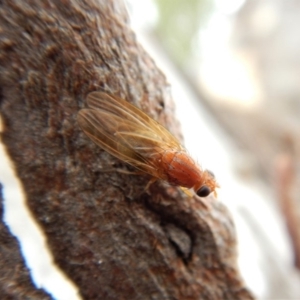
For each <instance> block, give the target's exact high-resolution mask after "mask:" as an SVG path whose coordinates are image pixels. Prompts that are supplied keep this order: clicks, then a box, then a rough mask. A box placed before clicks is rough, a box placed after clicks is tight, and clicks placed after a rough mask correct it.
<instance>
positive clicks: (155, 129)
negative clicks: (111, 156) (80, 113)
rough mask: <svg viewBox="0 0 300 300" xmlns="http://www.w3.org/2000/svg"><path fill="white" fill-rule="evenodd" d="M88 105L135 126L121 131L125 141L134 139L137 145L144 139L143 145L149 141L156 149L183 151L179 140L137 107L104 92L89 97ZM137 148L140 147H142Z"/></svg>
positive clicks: (93, 93) (91, 94) (120, 134)
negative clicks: (146, 140) (160, 147)
mask: <svg viewBox="0 0 300 300" xmlns="http://www.w3.org/2000/svg"><path fill="white" fill-rule="evenodd" d="M87 104H88V106H89V107H90V108H92V109H100V110H104V111H107V112H110V113H111V114H114V115H116V116H119V117H120V118H122V119H123V120H126V121H128V122H130V123H132V124H134V125H135V126H134V128H130V130H126V128H125V130H123V131H122V132H121V130H120V132H119V136H120V137H121V136H124V139H127V140H128V139H130V137H132V139H130V140H133V141H135V142H137V143H139V140H140V139H142V143H143V142H145V139H149V142H150V144H151V143H152V142H154V143H155V144H156V147H159V146H162V145H163V149H166V148H167V149H168V148H171V149H173V150H175V149H178V150H179V149H180V150H183V148H182V146H181V144H180V143H179V142H178V140H177V139H176V138H175V137H174V136H173V135H172V134H171V133H170V132H169V131H168V130H167V129H166V128H164V127H163V126H162V125H160V124H159V123H158V122H156V121H155V120H154V119H152V118H151V117H149V116H148V115H147V114H145V113H144V112H143V111H141V110H140V109H139V108H137V107H136V106H134V105H132V104H130V103H129V102H127V101H125V100H123V99H121V98H119V97H117V96H113V95H108V94H106V93H104V92H92V93H90V94H89V95H88V97H87ZM125 123H126V122H125ZM132 129H133V130H132ZM127 142H128V141H127ZM136 146H137V147H139V146H140V145H136ZM132 147H134V144H132Z"/></svg>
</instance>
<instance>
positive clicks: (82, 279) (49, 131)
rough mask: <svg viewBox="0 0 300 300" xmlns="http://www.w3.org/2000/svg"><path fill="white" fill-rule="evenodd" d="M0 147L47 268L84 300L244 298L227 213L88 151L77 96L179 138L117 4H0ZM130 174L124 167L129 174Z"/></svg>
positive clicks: (155, 77)
mask: <svg viewBox="0 0 300 300" xmlns="http://www.w3.org/2000/svg"><path fill="white" fill-rule="evenodd" d="M0 26H1V32H0V88H1V91H0V97H1V98H0V112H1V116H2V118H3V134H2V142H3V143H4V144H5V146H6V148H7V150H8V152H9V155H10V157H11V159H12V160H13V161H14V163H15V167H16V171H17V174H18V176H19V178H20V180H21V182H22V184H23V186H24V189H25V192H26V197H27V203H28V206H29V208H30V210H31V211H32V213H33V215H34V216H35V218H36V219H37V221H38V222H39V224H40V225H41V227H42V229H43V230H44V232H45V234H46V236H47V240H48V245H49V247H50V249H51V251H52V253H53V256H54V258H55V262H56V264H57V265H58V266H59V267H60V268H61V269H62V270H63V271H64V272H65V273H66V274H67V275H68V276H69V278H70V279H71V280H73V282H75V283H76V285H77V286H78V287H79V290H80V294H81V296H82V297H83V298H84V299H131V300H133V299H143V300H145V299H184V300H187V299H230V300H232V299H253V296H252V295H251V293H250V292H249V291H248V290H247V288H246V287H245V286H244V283H243V281H242V280H241V278H240V275H239V271H238V269H237V266H236V257H237V254H236V239H235V231H234V225H233V223H232V220H231V217H230V215H229V213H228V211H227V210H226V208H225V207H224V206H223V204H222V203H220V202H218V201H217V200H216V199H213V198H212V197H210V198H207V199H200V198H197V197H195V198H192V199H189V198H187V197H186V196H185V195H183V194H182V193H181V191H180V190H178V188H176V187H169V186H168V185H166V184H164V183H162V182H157V183H155V184H153V185H152V186H151V187H150V189H149V193H147V192H145V186H146V185H147V182H148V181H149V179H150V178H149V176H147V175H143V176H141V175H140V176H135V175H128V174H124V173H122V172H118V171H116V170H118V169H120V168H127V167H128V166H127V165H126V164H125V163H123V162H121V161H119V160H118V159H116V158H114V157H112V156H110V155H109V154H108V153H106V152H104V151H103V150H101V149H100V148H99V147H97V146H96V145H94V144H93V143H92V142H91V141H90V140H89V139H88V138H87V137H86V136H85V135H84V134H83V133H82V131H81V130H80V128H79V127H78V124H77V122H76V115H77V113H78V111H79V109H80V108H82V107H84V105H85V104H84V99H85V97H86V95H87V94H88V93H89V92H91V91H95V90H104V91H106V92H109V93H111V94H115V95H118V96H121V97H122V98H126V99H127V100H128V101H130V102H132V103H134V104H135V105H137V106H139V107H140V108H142V109H143V110H144V111H145V112H147V113H148V114H149V115H150V116H152V117H153V118H155V119H156V120H158V121H159V122H160V123H162V124H163V125H165V126H166V127H167V128H168V129H170V131H172V132H173V133H174V134H176V135H177V136H179V130H178V124H177V122H176V121H175V120H174V117H173V114H172V112H173V109H170V106H171V108H172V104H171V101H170V92H169V86H168V83H167V81H166V78H165V76H164V75H163V74H162V73H161V72H160V71H159V70H158V68H157V67H156V65H155V63H154V62H153V61H152V59H151V58H150V57H149V56H148V55H147V54H146V53H145V51H144V50H143V49H142V48H141V46H140V45H139V44H138V43H137V41H136V37H135V35H134V33H133V32H132V31H131V29H130V27H129V21H128V17H127V14H126V11H125V8H124V6H123V4H122V2H121V1H119V0H114V1H105V0H102V1H101V0H100V1H94V0H85V1H75V0H69V1H68V0H66V1H34V0H31V1H29V0H28V1H11V0H10V1H2V2H1V4H0ZM131 170H132V169H131Z"/></svg>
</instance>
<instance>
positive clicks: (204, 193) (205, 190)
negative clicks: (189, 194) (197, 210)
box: [197, 185, 211, 197]
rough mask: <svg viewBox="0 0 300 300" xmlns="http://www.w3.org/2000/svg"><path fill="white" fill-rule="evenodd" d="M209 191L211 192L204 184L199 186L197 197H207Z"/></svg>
mask: <svg viewBox="0 0 300 300" xmlns="http://www.w3.org/2000/svg"><path fill="white" fill-rule="evenodd" d="M210 193H211V190H210V188H209V187H208V186H206V185H203V186H201V188H200V189H199V190H198V191H197V195H198V196H199V197H207V196H208V195H209V194H210Z"/></svg>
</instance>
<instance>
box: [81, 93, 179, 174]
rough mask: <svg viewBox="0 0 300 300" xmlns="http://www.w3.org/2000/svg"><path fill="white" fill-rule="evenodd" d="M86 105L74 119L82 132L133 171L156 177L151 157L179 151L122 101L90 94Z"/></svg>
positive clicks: (155, 125)
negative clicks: (133, 169) (130, 166)
mask: <svg viewBox="0 0 300 300" xmlns="http://www.w3.org/2000/svg"><path fill="white" fill-rule="evenodd" d="M87 103H88V106H89V108H88V109H82V110H81V111H80V112H79V114H78V117H77V118H78V123H79V125H80V126H81V128H82V130H83V131H84V132H85V133H86V134H87V135H88V136H89V137H90V138H91V139H92V140H93V141H94V142H95V143H96V144H97V145H99V146H100V147H101V148H103V149H104V150H105V151H107V152H109V153H110V154H112V155H114V156H116V157H118V158H119V159H121V160H123V161H125V162H127V163H129V164H131V165H133V166H135V167H136V168H138V169H140V170H142V171H144V172H147V173H149V174H151V175H152V176H154V177H157V178H158V177H159V178H160V177H162V172H161V170H159V166H158V165H157V159H155V157H157V155H158V154H159V153H162V152H163V151H166V150H175V151H176V150H178V151H182V147H181V145H180V143H179V142H178V141H177V140H176V138H175V137H173V136H172V135H171V133H169V132H168V131H167V130H166V129H165V128H164V127H163V126H161V125H160V124H159V123H157V122H156V121H155V120H153V119H152V118H150V117H149V116H148V115H146V114H145V113H143V112H142V111H141V110H139V109H138V108H137V107H135V106H133V105H132V104H130V103H128V102H126V101H125V100H123V99H120V98H116V97H115V96H109V95H108V94H105V93H102V92H93V93H91V94H89V95H88V97H87Z"/></svg>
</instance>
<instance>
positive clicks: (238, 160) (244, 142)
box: [126, 0, 300, 299]
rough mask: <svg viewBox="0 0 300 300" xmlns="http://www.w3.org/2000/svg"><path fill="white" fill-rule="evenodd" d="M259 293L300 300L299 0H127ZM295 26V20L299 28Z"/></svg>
mask: <svg viewBox="0 0 300 300" xmlns="http://www.w3.org/2000/svg"><path fill="white" fill-rule="evenodd" d="M126 3H127V7H128V11H129V13H130V17H131V25H132V27H133V28H134V30H135V31H136V32H137V34H138V39H139V41H140V42H141V44H142V45H143V46H144V47H145V48H146V50H147V51H148V52H149V53H150V55H151V56H152V57H153V59H154V60H155V62H156V63H157V65H158V66H159V67H160V68H161V70H162V71H163V72H164V73H165V74H166V76H167V79H168V80H169V82H170V86H171V92H172V96H173V99H174V102H175V105H176V111H177V117H178V119H179V120H180V122H181V126H182V132H183V135H184V139H185V145H186V147H187V149H188V151H189V152H191V153H192V155H193V156H195V157H197V158H198V161H199V163H200V164H202V165H204V166H205V167H208V168H209V169H210V170H212V171H213V172H214V173H215V175H216V177H217V179H218V180H219V182H220V185H221V189H220V192H219V197H218V198H219V200H220V201H222V202H224V203H225V204H226V206H227V207H228V208H229V210H230V211H231V213H232V215H233V217H234V221H235V226H236V230H237V235H238V252H239V266H240V270H241V273H242V276H243V278H244V280H245V281H246V284H247V285H248V287H249V288H250V289H251V290H252V292H253V293H254V294H255V295H256V296H257V297H258V299H300V276H299V268H300V197H299V194H300V193H299V191H300V185H299V184H300V164H299V163H300V157H299V154H300V147H299V146H300V140H299V137H300V35H299V34H298V28H299V27H300V2H299V1H295V0H290V1H286V0H189V1H185V0H143V1H140V0H127V1H126ZM298 26H299V27H298Z"/></svg>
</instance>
